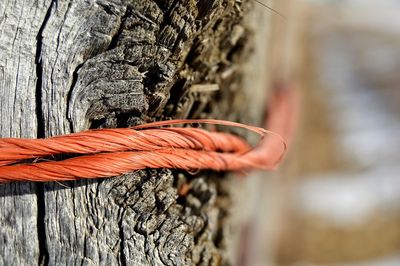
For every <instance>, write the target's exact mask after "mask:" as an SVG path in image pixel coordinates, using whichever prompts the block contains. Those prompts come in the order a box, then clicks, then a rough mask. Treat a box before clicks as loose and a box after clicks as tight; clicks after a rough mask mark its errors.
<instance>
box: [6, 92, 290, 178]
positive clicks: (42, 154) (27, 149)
mask: <svg viewBox="0 0 400 266" xmlns="http://www.w3.org/2000/svg"><path fill="white" fill-rule="evenodd" d="M294 96H295V94H294V92H293V91H292V90H279V91H278V92H277V93H276V94H275V95H274V97H273V101H272V102H271V104H270V109H269V117H268V120H267V126H268V128H270V129H271V130H272V131H267V130H265V129H263V128H259V127H254V126H247V125H243V124H239V123H235V122H229V121H221V120H210V119H195V120H190V119H181V120H171V121H161V122H154V123H149V124H145V125H140V126H136V127H132V128H118V129H99V130H89V131H85V132H80V133H73V134H69V135H63V136H57V137H52V138H47V139H16V138H2V139H0V182H11V181H36V182H38V181H40V182H45V181H65V180H77V179H82V178H99V177H111V176H115V175H119V174H122V173H126V172H129V171H133V170H139V169H145V168H176V169H184V170H194V169H212V170H217V171H225V170H246V169H252V168H258V169H264V170H271V169H274V168H275V167H276V166H277V165H278V163H279V162H280V161H281V159H282V157H283V155H284V153H285V151H286V142H285V140H288V139H289V138H290V135H291V134H292V131H293V124H294V117H295V114H296V112H295V111H296V110H295V109H296V101H295V97H294ZM190 123H204V124H217V125H225V126H233V127H240V128H244V129H247V130H250V131H253V132H255V133H257V134H259V135H261V136H262V140H261V141H260V143H259V144H258V145H257V146H256V147H255V148H251V147H250V145H249V144H247V142H246V141H245V140H243V139H242V138H240V137H238V136H235V135H232V134H228V133H222V132H209V131H206V130H204V129H199V128H183V127H180V128H178V127H169V128H155V127H160V126H168V125H174V124H190ZM278 134H280V135H278ZM281 136H282V137H284V138H285V140H284V139H283V138H282V137H281ZM59 154H72V155H79V156H76V157H73V158H70V159H65V160H61V161H44V160H45V159H46V158H48V157H51V156H54V155H59ZM26 160H34V162H33V163H26Z"/></svg>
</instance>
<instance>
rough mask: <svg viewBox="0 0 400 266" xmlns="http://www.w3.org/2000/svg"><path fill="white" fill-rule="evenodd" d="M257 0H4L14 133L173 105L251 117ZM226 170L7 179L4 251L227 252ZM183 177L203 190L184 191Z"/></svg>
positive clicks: (112, 122) (143, 261) (9, 129)
mask: <svg viewBox="0 0 400 266" xmlns="http://www.w3.org/2000/svg"><path fill="white" fill-rule="evenodd" d="M251 4H252V3H251V2H247V1H244V2H243V3H242V2H240V1H235V0H213V1H210V0H197V1H194V0H140V1H137V0H130V1H129V0H109V1H106V0H86V1H66V0H60V1H44V0H36V1H34V0H29V1H26V0H16V1H8V0H4V1H1V2H0V92H1V96H2V97H1V98H0V106H1V108H0V115H1V116H0V119H1V124H0V134H1V137H30V138H36V137H48V136H54V135H59V134H66V133H70V132H76V131H81V130H85V129H88V128H98V127H125V126H129V125H135V124H139V123H143V122H148V121H152V120H156V119H168V118H185V117H210V116H211V117H217V118H227V119H230V120H236V121H245V122H248V121H249V120H251V117H246V116H245V115H243V114H244V113H246V112H244V110H245V109H246V106H244V105H243V103H245V102H246V97H248V95H249V93H246V92H244V91H243V89H241V86H240V84H241V77H242V68H241V63H242V62H243V61H244V60H245V59H246V57H247V55H248V54H249V52H250V49H249V47H250V46H249V44H250V43H251V36H252V34H251V31H250V30H249V29H248V28H247V27H246V26H245V25H244V24H245V23H244V22H243V17H245V16H246V14H247V13H248V10H249V8H250V7H251ZM250 94H251V93H250ZM253 97H254V95H253ZM228 114H229V115H228ZM253 117H254V116H253ZM99 167H101V166H100V165H99ZM220 177H221V174H219V175H217V174H212V173H208V172H205V173H204V172H203V173H199V174H196V175H189V174H187V173H180V172H179V171H171V170H146V171H137V172H133V173H128V174H126V175H123V176H119V177H115V178H111V179H104V180H91V181H87V180H83V181H78V182H65V183H62V184H61V183H48V184H32V183H14V184H3V185H0V206H1V207H0V224H1V226H0V252H1V256H0V264H1V265H27V264H36V263H38V264H44V265H65V264H68V265H75V264H83V265H193V264H199V265H220V264H227V263H229V258H228V256H226V255H225V250H226V245H227V244H226V241H227V239H229V237H228V236H226V234H227V232H228V231H229V230H228V228H227V227H225V225H226V226H227V225H228V224H227V223H226V220H227V219H228V218H227V214H228V210H229V206H230V199H229V191H228V189H227V186H226V185H225V184H224V182H229V181H226V180H224V179H220ZM221 180H222V181H221ZM182 184H188V185H189V187H190V190H189V193H188V194H187V195H184V196H179V195H178V190H179V188H180V187H181V186H182Z"/></svg>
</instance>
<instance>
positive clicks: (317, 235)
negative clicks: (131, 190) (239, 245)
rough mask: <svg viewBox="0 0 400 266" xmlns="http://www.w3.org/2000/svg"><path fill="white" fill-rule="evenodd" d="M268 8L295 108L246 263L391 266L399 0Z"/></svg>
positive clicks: (399, 231)
mask: <svg viewBox="0 0 400 266" xmlns="http://www.w3.org/2000/svg"><path fill="white" fill-rule="evenodd" d="M275 2H276V5H273V7H274V8H276V9H277V10H279V11H280V12H282V13H283V14H284V15H285V16H286V19H285V20H284V21H283V20H282V19H281V18H279V17H278V16H275V17H276V18H275V20H276V24H277V25H278V26H277V27H275V28H276V31H277V32H276V33H274V34H275V36H281V37H280V38H281V39H282V38H283V39H284V41H281V44H279V45H278V46H279V47H282V46H285V45H286V46H285V49H284V52H281V53H279V54H280V56H277V57H279V58H280V60H281V62H284V63H283V66H281V67H280V69H279V71H280V73H285V74H284V78H286V79H289V80H296V81H297V84H299V87H300V88H301V92H302V94H303V103H302V109H301V118H300V120H299V127H298V131H297V133H296V138H295V140H294V142H293V145H292V147H291V150H290V153H289V156H288V158H287V160H286V161H285V164H284V165H283V167H281V169H280V171H279V172H278V173H277V174H276V175H275V176H272V177H270V178H267V179H266V180H267V181H265V182H266V184H265V187H266V189H265V191H264V194H265V199H264V202H265V204H263V208H264V209H265V215H264V216H263V219H262V220H263V221H264V223H265V225H266V226H267V229H266V231H265V232H264V235H265V236H267V239H268V241H267V243H264V244H263V245H262V247H263V248H262V249H263V251H262V252H261V253H262V254H261V255H259V256H262V258H259V260H257V261H258V262H254V265H255V264H261V265H357V266H361V265H363V266H364V265H365V266H366V265H368V266H370V265H385V266H386V265H393V266H394V265H400V73H399V72H400V71H399V70H400V1H394V0H385V1H368V0H331V1H328V0H325V1H323V0H319V1H316V0H314V1H311V0H309V1H306V0H297V1H290V0H289V1H283V2H282V3H278V2H279V1H275ZM282 43H284V44H285V45H282ZM288 46H289V48H288ZM281 49H282V48H281ZM283 57H284V60H282V58H283ZM276 60H279V59H276ZM282 69H284V71H282ZM260 261H262V263H260ZM264 263H265V264H264ZM249 265H253V264H252V263H250V264H249Z"/></svg>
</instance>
